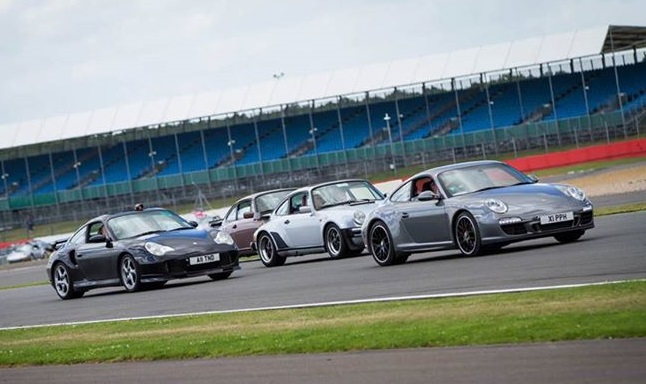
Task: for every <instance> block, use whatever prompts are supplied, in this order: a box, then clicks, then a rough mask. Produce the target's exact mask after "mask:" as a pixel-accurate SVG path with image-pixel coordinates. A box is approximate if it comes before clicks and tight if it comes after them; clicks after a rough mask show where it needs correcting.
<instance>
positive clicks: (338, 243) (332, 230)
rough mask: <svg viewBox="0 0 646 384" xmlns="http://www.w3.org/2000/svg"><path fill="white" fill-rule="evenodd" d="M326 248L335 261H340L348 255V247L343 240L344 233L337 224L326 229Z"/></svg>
mask: <svg viewBox="0 0 646 384" xmlns="http://www.w3.org/2000/svg"><path fill="white" fill-rule="evenodd" d="M325 248H326V249H327V253H329V254H330V257H331V258H333V259H340V258H343V257H345V256H347V254H348V245H347V244H346V243H345V239H344V238H343V232H341V229H340V228H339V227H338V226H337V225H335V224H330V225H329V226H328V227H327V228H325Z"/></svg>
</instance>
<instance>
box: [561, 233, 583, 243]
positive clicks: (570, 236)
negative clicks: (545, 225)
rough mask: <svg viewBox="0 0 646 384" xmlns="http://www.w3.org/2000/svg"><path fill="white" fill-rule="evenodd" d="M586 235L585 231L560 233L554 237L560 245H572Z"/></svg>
mask: <svg viewBox="0 0 646 384" xmlns="http://www.w3.org/2000/svg"><path fill="white" fill-rule="evenodd" d="M584 233H585V230H579V231H574V232H566V233H559V234H558V235H554V238H555V239H556V241H558V242H559V243H562V244H566V243H572V242H575V241H577V240H579V239H580V238H581V236H583V234H584Z"/></svg>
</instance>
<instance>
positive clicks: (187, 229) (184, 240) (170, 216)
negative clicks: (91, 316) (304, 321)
mask: <svg viewBox="0 0 646 384" xmlns="http://www.w3.org/2000/svg"><path fill="white" fill-rule="evenodd" d="M195 227H197V223H196V222H189V221H187V220H185V219H183V218H182V217H181V216H179V215H178V214H176V213H174V212H172V211H169V210H166V209H162V208H149V209H144V210H142V211H128V212H122V213H117V214H112V215H103V216H99V217H96V218H94V219H92V220H90V221H88V222H87V223H85V224H84V225H82V226H81V227H80V228H79V229H78V230H77V231H76V232H75V233H74V234H73V235H72V236H71V237H70V238H69V239H68V240H67V241H66V242H65V244H64V245H63V246H62V247H61V248H59V249H57V250H56V251H55V252H54V253H53V254H52V256H51V257H50V258H49V262H48V263H47V277H48V278H49V281H50V282H51V284H52V286H53V287H54V290H55V291H56V294H57V295H58V296H59V297H60V298H61V299H63V300H66V299H72V298H76V297H80V296H83V294H84V293H85V292H86V291H88V290H90V289H94V288H100V287H110V286H123V287H124V288H125V289H126V291H128V292H134V291H138V290H140V289H142V288H146V287H160V286H162V285H164V284H165V283H166V282H167V281H168V280H171V279H178V278H185V277H193V276H204V275H206V276H208V277H210V278H211V279H213V280H222V279H226V278H228V277H229V276H230V275H231V273H232V272H233V271H234V270H235V269H238V268H239V266H238V250H237V248H236V247H235V244H234V242H233V239H232V238H231V236H229V235H228V234H227V233H226V232H223V231H220V230H217V229H211V230H205V229H199V228H195Z"/></svg>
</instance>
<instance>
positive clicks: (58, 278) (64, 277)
mask: <svg viewBox="0 0 646 384" xmlns="http://www.w3.org/2000/svg"><path fill="white" fill-rule="evenodd" d="M52 287H54V290H55V291H56V294H57V295H58V297H60V298H61V299H63V300H69V299H76V298H78V297H81V296H83V294H84V293H85V291H80V290H75V289H74V284H73V282H72V278H71V277H70V270H69V268H67V266H66V265H65V264H63V263H56V264H55V265H54V267H53V268H52Z"/></svg>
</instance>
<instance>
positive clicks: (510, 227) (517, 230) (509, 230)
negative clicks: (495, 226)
mask: <svg viewBox="0 0 646 384" xmlns="http://www.w3.org/2000/svg"><path fill="white" fill-rule="evenodd" d="M501 228H502V230H503V231H505V233H506V234H508V235H524V234H526V233H527V230H526V229H525V224H524V223H516V224H507V225H503V226H501Z"/></svg>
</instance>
